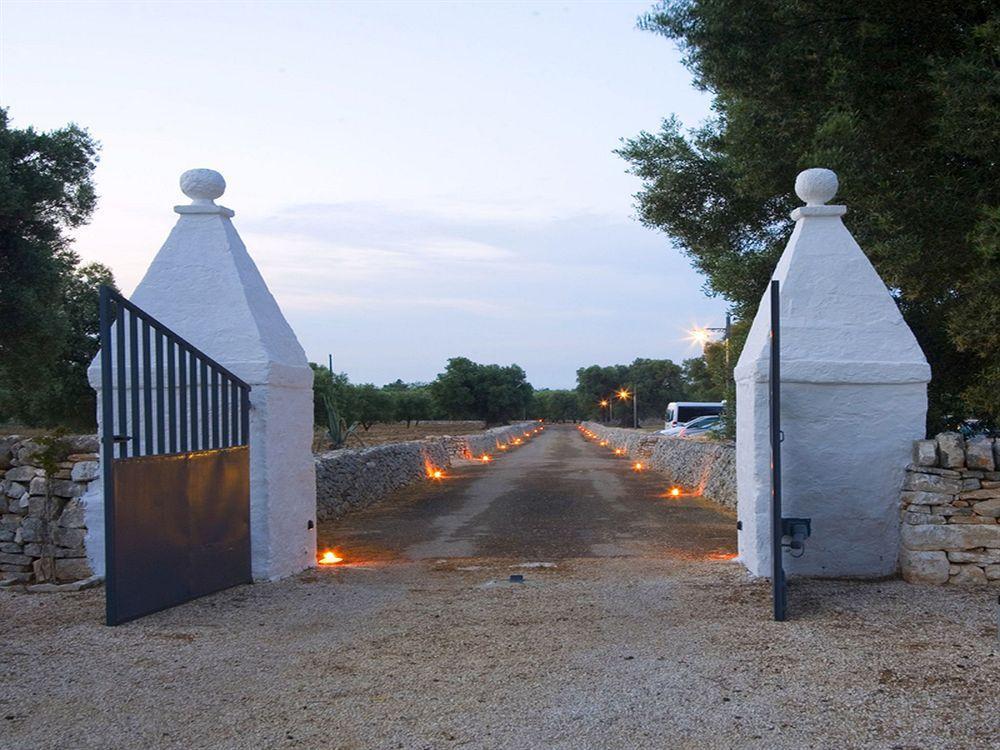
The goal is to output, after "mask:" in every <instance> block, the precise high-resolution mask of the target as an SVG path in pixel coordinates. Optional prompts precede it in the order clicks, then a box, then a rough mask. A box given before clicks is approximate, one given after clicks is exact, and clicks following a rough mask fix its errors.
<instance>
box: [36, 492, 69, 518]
mask: <svg viewBox="0 0 1000 750" xmlns="http://www.w3.org/2000/svg"><path fill="white" fill-rule="evenodd" d="M65 504H66V500H65V499H64V498H61V497H49V498H46V497H37V496H32V497H29V498H28V515H29V516H31V517H32V518H44V519H45V520H47V521H51V520H53V519H56V518H59V514H60V513H62V509H63V506H64V505H65Z"/></svg>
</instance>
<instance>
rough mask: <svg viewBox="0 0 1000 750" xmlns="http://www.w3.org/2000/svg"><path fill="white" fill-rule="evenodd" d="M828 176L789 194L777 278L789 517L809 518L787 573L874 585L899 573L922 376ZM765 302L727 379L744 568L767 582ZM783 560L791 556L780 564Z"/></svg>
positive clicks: (818, 175)
mask: <svg viewBox="0 0 1000 750" xmlns="http://www.w3.org/2000/svg"><path fill="white" fill-rule="evenodd" d="M838 187H839V185H838V181H837V176H836V175H835V174H834V173H833V172H831V171H830V170H828V169H807V170H806V171H804V172H802V173H801V174H799V176H798V179H797V180H796V182H795V191H796V193H797V195H798V196H799V197H800V198H801V199H802V200H803V201H804V202H805V205H804V206H801V207H799V208H796V209H795V210H794V211H793V212H792V218H793V219H794V220H795V228H794V230H793V232H792V235H791V237H790V239H789V241H788V244H787V246H786V247H785V251H784V253H783V254H782V256H781V259H780V260H779V261H778V264H777V266H776V267H775V270H774V275H773V278H774V279H777V280H778V281H779V282H780V297H779V300H780V311H779V312H780V323H781V337H780V342H781V349H780V357H781V378H782V386H781V389H782V397H781V412H782V417H781V430H782V432H783V434H784V441H783V443H782V462H783V472H782V482H783V490H784V492H783V495H784V498H783V502H784V512H783V515H784V516H786V517H810V518H812V519H813V523H812V537H811V538H810V539H809V541H807V542H806V551H805V553H804V554H803V555H802V556H801V557H799V558H789V559H786V561H785V563H786V569H787V570H789V571H790V572H793V573H801V574H805V575H817V576H838V575H849V576H880V575H889V574H891V573H892V572H893V571H894V570H895V567H896V556H897V550H898V537H899V529H898V524H899V519H898V511H897V505H898V497H899V487H900V483H901V481H902V474H903V471H904V468H905V466H906V464H907V461H908V456H909V451H910V446H911V441H912V440H914V439H918V438H921V437H923V436H924V430H925V424H924V422H925V417H926V410H927V398H926V386H927V382H928V381H929V380H930V368H929V366H928V364H927V360H926V358H925V357H924V354H923V352H922V351H921V349H920V346H919V345H918V344H917V340H916V338H915V337H914V335H913V333H912V331H910V329H909V327H908V326H907V324H906V322H905V321H904V320H903V316H902V315H901V314H900V311H899V309H898V307H897V306H896V302H895V300H894V299H893V297H892V295H891V294H890V292H889V290H888V288H887V287H886V285H885V283H884V282H883V281H882V279H881V278H880V277H879V275H878V273H877V272H876V271H875V269H874V267H873V266H872V264H871V263H870V262H869V260H868V258H867V257H866V256H865V254H864V252H863V251H862V250H861V248H860V247H859V246H858V244H857V242H855V240H854V238H853V237H852V236H851V233H850V232H849V231H848V229H847V227H845V226H844V223H843V220H842V217H843V216H844V215H845V214H846V212H847V209H846V207H844V206H839V205H827V202H828V201H830V200H831V199H832V198H833V197H834V195H836V192H837V189H838ZM770 317H771V303H770V295H769V294H768V293H765V294H764V296H763V298H762V300H761V303H760V306H759V308H758V310H757V314H756V316H755V318H754V321H753V325H752V327H751V329H750V333H749V335H748V337H747V341H746V344H745V346H744V349H743V351H742V354H741V355H740V359H739V362H738V363H737V365H736V368H735V372H734V375H735V378H736V383H737V406H736V412H737V417H736V419H737V439H736V441H737V444H736V450H737V484H738V511H739V517H740V521H741V531H740V559H741V561H742V562H743V563H744V564H745V565H746V566H747V567H748V568H749V569H750V570H751V572H753V573H755V574H758V575H769V573H770V555H771V553H770V528H771V527H770V523H771V519H770V503H771V497H770V490H771V482H770V448H769V409H768V407H769V394H768V388H769V383H768V379H769V377H770V375H769V366H770ZM786 557H788V556H787V555H786Z"/></svg>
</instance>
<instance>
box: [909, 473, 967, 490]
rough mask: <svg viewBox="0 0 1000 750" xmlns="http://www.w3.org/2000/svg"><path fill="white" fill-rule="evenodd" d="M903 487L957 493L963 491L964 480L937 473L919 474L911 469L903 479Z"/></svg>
mask: <svg viewBox="0 0 1000 750" xmlns="http://www.w3.org/2000/svg"><path fill="white" fill-rule="evenodd" d="M903 489H904V490H911V491H915V492H940V493H943V494H949V495H955V494H957V493H959V492H961V491H962V482H961V480H960V479H958V478H952V477H942V476H939V475H937V474H922V473H921V474H918V473H916V472H912V471H910V472H907V473H906V478H905V479H904V480H903Z"/></svg>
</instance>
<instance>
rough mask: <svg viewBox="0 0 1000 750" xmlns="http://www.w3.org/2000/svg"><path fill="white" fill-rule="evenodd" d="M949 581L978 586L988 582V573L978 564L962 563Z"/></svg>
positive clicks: (960, 584)
mask: <svg viewBox="0 0 1000 750" xmlns="http://www.w3.org/2000/svg"><path fill="white" fill-rule="evenodd" d="M948 583H954V584H957V585H959V586H976V585H980V584H984V583H986V573H985V571H984V570H983V569H982V568H980V567H979V566H978V565H962V566H961V567H960V569H959V571H958V573H956V574H955V575H953V576H952V577H951V578H949V579H948Z"/></svg>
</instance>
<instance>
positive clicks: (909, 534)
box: [900, 432, 1000, 585]
mask: <svg viewBox="0 0 1000 750" xmlns="http://www.w3.org/2000/svg"><path fill="white" fill-rule="evenodd" d="M900 500H901V503H900V505H901V513H902V547H901V551H900V567H901V569H902V573H903V578H904V579H906V580H907V581H911V582H914V583H950V584H977V583H978V584H986V583H991V584H993V585H1000V439H993V438H989V437H985V436H979V437H974V438H970V439H968V440H966V439H965V438H963V437H962V435H960V434H958V433H956V432H944V433H941V434H940V435H938V436H937V437H936V438H934V439H933V440H917V441H916V442H915V443H914V445H913V463H911V464H910V465H909V466H908V467H907V470H906V478H905V479H904V481H903V490H902V493H901V496H900Z"/></svg>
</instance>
